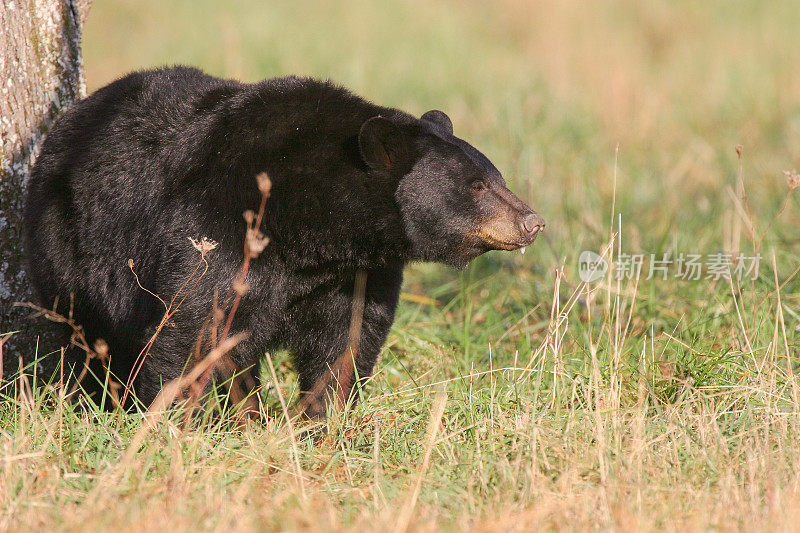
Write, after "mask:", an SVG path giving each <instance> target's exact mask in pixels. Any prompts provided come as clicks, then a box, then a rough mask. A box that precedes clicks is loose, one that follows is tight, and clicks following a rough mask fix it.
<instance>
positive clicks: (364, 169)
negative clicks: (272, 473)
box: [25, 67, 544, 416]
mask: <svg viewBox="0 0 800 533" xmlns="http://www.w3.org/2000/svg"><path fill="white" fill-rule="evenodd" d="M264 172H265V173H266V174H267V175H268V176H269V178H270V179H271V183H272V189H271V194H270V196H269V199H268V201H267V203H266V210H265V214H264V218H263V222H262V224H261V227H260V228H259V229H260V230H261V231H262V232H263V234H264V235H266V236H267V237H268V238H269V245H268V246H267V247H266V248H265V249H264V250H263V252H262V253H261V254H260V255H259V256H258V258H257V259H254V260H253V261H252V264H251V265H250V268H249V271H248V273H247V280H246V282H247V286H248V290H247V291H246V292H245V293H244V294H243V296H242V298H241V302H240V303H239V305H238V309H237V310H236V313H235V316H234V318H233V323H232V326H231V333H234V332H239V331H248V332H249V337H248V338H247V339H246V340H244V341H242V342H241V343H240V344H238V345H237V346H236V347H235V349H234V350H233V351H232V352H231V353H230V354H229V355H230V360H231V361H233V363H234V364H235V366H236V367H237V368H238V369H240V370H242V369H247V371H248V372H250V374H251V377H252V378H253V379H249V380H248V383H251V385H252V386H255V383H257V373H256V370H255V369H256V368H257V366H258V362H259V359H260V358H261V357H262V356H263V354H264V353H265V351H267V350H270V349H273V348H276V347H285V348H287V349H288V350H289V351H290V352H291V353H292V355H293V357H294V361H295V366H296V368H297V370H298V372H299V377H300V387H301V390H302V391H304V392H306V393H309V391H315V384H318V383H319V382H320V381H321V380H322V379H323V376H324V375H325V373H326V372H328V371H329V369H330V368H331V365H333V364H334V363H335V362H336V360H337V358H338V357H339V356H340V355H341V354H342V353H343V352H344V351H345V349H346V346H347V345H348V332H349V330H350V325H351V314H352V313H351V309H352V304H353V294H354V280H355V279H356V277H357V273H358V272H364V273H366V289H365V292H364V301H363V315H362V316H363V320H362V327H361V334H360V339H359V342H358V350H357V353H356V354H355V359H354V365H355V368H354V369H353V368H352V367H351V370H350V372H351V374H353V373H355V375H356V376H358V378H361V379H363V378H366V377H367V376H369V375H370V373H371V371H372V367H373V365H374V363H375V360H376V357H377V355H378V352H379V351H380V349H381V347H382V345H383V343H384V341H385V340H386V336H387V334H388V332H389V328H390V327H391V325H392V321H393V319H394V312H395V308H396V306H397V302H398V296H399V291H400V285H401V282H402V276H403V267H404V265H405V264H406V263H408V262H410V261H437V262H442V263H445V264H447V265H451V266H453V267H456V268H463V267H464V266H465V265H466V264H467V263H468V262H469V261H471V260H472V259H474V258H475V257H477V256H479V255H480V254H483V253H484V252H487V251H489V250H498V249H502V250H515V249H519V248H523V247H525V246H527V245H529V244H531V243H532V242H533V240H534V238H535V237H536V235H537V233H538V232H539V231H541V230H542V229H543V228H544V221H543V220H542V219H541V217H540V216H539V215H538V214H536V213H535V212H534V211H533V210H532V209H531V208H530V207H528V206H527V205H526V204H525V203H523V202H522V201H521V200H520V199H519V198H517V197H516V196H515V195H514V194H513V193H512V192H511V191H510V190H509V189H508V188H506V186H505V182H504V180H503V178H502V177H501V175H500V172H499V171H498V170H497V169H496V168H495V167H494V165H492V163H491V162H490V161H489V159H488V158H487V157H486V156H484V155H483V154H482V153H481V152H479V151H478V150H476V149H475V148H473V147H472V146H471V145H470V144H468V143H467V142H465V141H463V140H461V139H459V138H458V137H455V136H454V135H453V126H452V123H451V121H450V119H449V118H448V117H447V115H445V114H444V113H443V112H441V111H429V112H427V113H425V114H424V115H422V117H421V118H416V117H413V116H411V115H409V114H406V113H404V112H402V111H399V110H397V109H392V108H387V107H381V106H378V105H374V104H372V103H370V102H367V101H365V100H364V99H362V98H359V97H358V96H355V95H354V94H352V93H350V92H349V91H347V90H345V89H343V88H341V87H338V86H336V85H333V84H332V83H330V82H321V81H316V80H313V79H309V78H301V77H285V78H277V79H269V80H264V81H261V82H259V83H255V84H245V83H240V82H238V81H233V80H224V79H219V78H216V77H212V76H209V75H207V74H205V73H203V72H201V71H199V70H197V69H194V68H188V67H175V68H163V69H157V70H149V71H142V72H135V73H132V74H129V75H127V76H125V77H123V78H121V79H119V80H117V81H115V82H113V83H111V84H110V85H108V86H106V87H104V88H102V89H99V90H98V91H96V92H95V93H94V94H92V95H91V96H89V97H87V98H86V99H84V100H83V101H81V102H79V103H77V104H76V105H74V106H73V107H72V108H70V109H69V110H67V111H66V112H65V113H64V114H63V115H62V116H61V117H60V118H59V119H58V121H57V122H56V123H55V125H54V126H53V128H52V130H51V131H50V132H49V135H48V136H47V139H46V140H45V142H44V143H43V145H42V151H41V154H40V155H39V157H38V160H37V162H36V166H35V168H34V170H33V174H32V177H31V180H30V184H29V193H28V199H27V206H26V214H25V216H26V219H25V235H26V240H27V253H28V257H29V272H30V275H31V278H32V280H33V283H34V286H35V287H36V289H37V291H38V295H39V298H40V301H41V304H42V305H43V306H45V307H48V308H51V307H52V306H53V305H54V303H55V302H58V306H59V310H60V311H61V312H62V313H66V311H67V310H69V312H71V313H72V315H73V317H74V320H75V321H76V322H77V323H79V324H81V325H82V326H83V327H84V329H85V332H86V336H87V338H88V339H89V342H90V343H91V342H94V340H95V339H103V340H105V341H106V343H107V345H108V353H109V356H110V358H109V361H110V368H111V370H112V371H113V372H114V374H115V375H116V376H118V379H120V380H122V381H124V380H125V379H126V378H128V377H129V376H130V374H131V371H132V369H133V367H134V362H135V361H137V358H139V355H140V353H142V352H143V350H144V348H145V345H146V344H147V342H148V341H149V340H150V339H151V337H152V336H153V334H154V333H155V332H156V329H157V328H159V325H160V322H161V319H162V317H163V315H164V305H163V304H162V303H161V302H160V301H159V299H158V298H156V297H155V296H154V295H158V296H160V297H161V298H164V299H169V298H170V297H171V296H172V295H174V294H176V293H178V292H179V290H180V289H181V287H182V286H183V284H184V283H185V282H186V280H187V278H188V277H189V275H190V274H191V273H192V271H193V270H194V269H195V268H196V267H197V265H198V253H197V251H196V250H195V249H194V248H192V246H191V243H189V238H200V237H207V238H209V239H211V240H213V241H216V242H217V243H218V246H217V248H216V249H215V250H213V252H211V253H210V254H209V255H208V271H207V272H206V273H205V275H204V276H203V277H202V279H201V280H200V282H199V283H198V284H197V286H196V287H194V288H193V289H192V290H191V292H189V293H188V295H187V296H186V299H185V300H184V301H183V303H182V304H181V306H180V308H179V310H178V312H177V313H175V314H174V315H173V316H172V317H171V318H170V320H169V322H168V323H167V324H165V325H163V326H162V327H161V328H160V331H159V333H158V335H157V336H156V340H155V342H154V343H153V344H152V346H150V347H149V350H147V355H146V357H145V358H144V362H143V364H142V366H141V369H140V371H139V372H138V373H137V374H136V377H135V379H134V380H133V381H132V387H133V390H134V391H135V394H136V397H138V399H139V400H141V401H142V402H143V403H144V404H145V405H147V404H149V403H150V402H151V401H152V400H153V399H154V398H155V397H156V395H157V394H158V392H159V391H160V390H161V387H162V385H163V384H165V383H166V382H168V381H170V380H173V379H175V378H177V377H179V376H180V375H181V374H182V373H183V372H184V371H186V369H187V361H188V360H189V358H190V354H192V352H193V349H194V348H195V345H196V344H197V343H198V339H199V338H201V336H202V328H203V327H204V324H208V317H209V315H210V313H211V311H212V309H213V302H215V298H218V297H219V298H220V299H222V296H218V295H224V294H225V293H226V291H228V290H229V289H230V287H231V283H232V280H233V279H234V278H235V277H236V275H237V272H239V269H240V268H241V265H242V261H243V257H242V247H243V242H244V239H245V232H246V225H245V223H244V221H243V220H242V215H243V212H245V211H247V210H253V209H257V207H258V206H259V202H260V201H261V198H262V194H261V192H260V191H259V187H258V184H257V183H256V180H255V176H257V175H258V174H260V173H264ZM130 260H132V261H130ZM134 272H135V274H136V275H138V280H137V279H136V277H135V276H134ZM144 289H147V290H144ZM224 311H226V312H229V309H226V310H224ZM67 360H68V362H70V363H71V364H72V365H73V366H74V365H76V364H79V365H82V364H83V358H82V357H79V356H78V355H75V354H73V355H71V356H69V357H67ZM77 370H80V369H73V371H75V372H77ZM343 380H344V382H345V383H347V385H348V391H349V390H350V387H352V386H354V384H355V382H356V380H355V379H354V378H353V376H352V375H351V376H344V378H343ZM329 392H330V391H329V390H328V391H320V390H316V391H315V392H314V394H315V395H316V396H317V397H316V398H313V400H314V401H312V402H310V403H309V404H308V405H312V406H313V407H309V413H310V414H311V415H313V416H319V415H322V414H324V406H325V401H326V400H325V398H326V397H327V395H328V394H329Z"/></svg>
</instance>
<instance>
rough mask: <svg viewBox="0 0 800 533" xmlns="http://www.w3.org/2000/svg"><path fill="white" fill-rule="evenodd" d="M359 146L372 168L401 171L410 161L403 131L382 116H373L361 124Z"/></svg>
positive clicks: (362, 155)
mask: <svg viewBox="0 0 800 533" xmlns="http://www.w3.org/2000/svg"><path fill="white" fill-rule="evenodd" d="M358 148H359V150H360V151H361V158H362V159H363V160H364V162H365V163H366V164H367V166H368V167H369V168H371V169H372V170H382V171H394V172H401V171H402V169H403V168H404V167H405V166H406V165H407V162H408V146H407V145H406V140H405V137H404V136H403V132H402V131H400V128H398V127H397V126H396V125H395V124H394V123H393V122H392V121H391V120H389V119H387V118H384V117H381V116H377V117H372V118H371V119H369V120H367V121H366V122H364V124H362V125H361V131H359V133H358Z"/></svg>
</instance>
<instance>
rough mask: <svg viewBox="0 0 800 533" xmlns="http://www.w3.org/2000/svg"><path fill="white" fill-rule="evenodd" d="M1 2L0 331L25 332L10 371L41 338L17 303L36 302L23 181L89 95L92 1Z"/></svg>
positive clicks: (13, 343) (7, 352) (7, 353)
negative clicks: (65, 115) (29, 275)
mask: <svg viewBox="0 0 800 533" xmlns="http://www.w3.org/2000/svg"><path fill="white" fill-rule="evenodd" d="M0 2H2V4H0V139H1V140H2V152H0V335H3V334H6V333H9V332H11V331H19V332H20V333H18V334H16V335H15V336H14V337H13V338H11V339H9V342H6V343H5V345H4V346H3V347H2V348H0V350H2V352H3V356H4V357H3V359H4V360H5V361H3V362H4V363H5V364H4V366H5V371H6V373H8V371H9V370H11V369H9V368H8V367H9V363H10V362H11V361H16V360H17V356H18V355H25V357H26V359H27V357H28V354H22V353H20V352H21V351H22V350H23V346H26V345H27V346H28V347H30V346H31V345H32V342H30V341H31V339H32V340H33V342H35V338H36V335H35V333H36V332H35V331H30V330H31V327H30V325H29V324H28V323H26V322H27V321H26V320H25V318H24V317H25V316H26V315H27V314H29V313H27V312H23V311H22V310H21V309H19V308H14V306H13V305H14V302H18V301H26V300H28V299H30V289H29V286H28V283H27V280H26V277H25V271H24V261H23V250H22V245H23V243H22V239H21V236H22V213H23V206H24V197H25V195H24V192H25V186H26V184H27V181H28V177H29V176H30V171H31V168H32V166H33V163H34V161H35V159H36V155H37V154H38V152H39V147H40V145H41V142H42V139H43V138H44V135H45V134H46V133H47V130H48V129H49V128H50V126H51V125H52V124H53V121H54V120H55V119H56V117H57V116H58V114H59V112H60V111H61V110H62V109H64V108H66V107H68V106H69V105H70V104H71V103H73V102H74V101H75V100H78V99H80V98H82V97H83V96H84V95H85V93H86V85H85V83H84V77H83V63H82V58H81V46H80V45H81V28H82V26H83V22H84V21H85V20H86V14H87V13H88V11H89V8H90V6H91V3H92V0H0ZM26 338H27V340H28V341H29V342H25V341H26ZM15 348H17V349H15ZM15 352H16V353H15ZM12 354H13V355H12ZM16 366H17V365H16V364H14V367H16ZM15 369H16V368H14V370H15Z"/></svg>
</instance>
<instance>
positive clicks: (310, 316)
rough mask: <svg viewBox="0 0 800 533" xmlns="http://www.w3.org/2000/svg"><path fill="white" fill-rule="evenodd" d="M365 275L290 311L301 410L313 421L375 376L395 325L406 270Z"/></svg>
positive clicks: (306, 299)
mask: <svg viewBox="0 0 800 533" xmlns="http://www.w3.org/2000/svg"><path fill="white" fill-rule="evenodd" d="M360 272H361V273H360V274H359V273H357V274H355V275H354V276H353V278H354V279H351V280H349V281H347V282H344V283H336V284H333V286H331V287H329V288H327V289H324V290H315V291H312V293H311V295H309V296H306V297H304V298H301V299H300V300H298V301H296V302H295V303H294V304H293V305H292V308H291V309H290V311H289V313H288V318H289V329H290V342H289V346H290V349H291V351H292V352H293V355H294V360H295V365H296V366H297V369H298V372H299V374H300V390H301V398H300V408H301V409H302V410H303V411H304V412H305V414H306V416H308V417H311V418H317V419H320V418H324V417H325V412H326V409H327V404H328V402H329V401H331V399H332V398H335V399H336V401H338V403H339V404H340V405H342V404H345V403H346V402H347V400H348V399H349V398H350V396H351V394H353V393H354V392H357V387H356V385H357V384H358V382H363V381H364V380H366V379H367V378H368V377H369V376H370V375H371V374H372V367H373V366H374V364H375V360H376V359H377V357H378V353H379V352H380V350H381V347H382V346H383V343H384V342H385V341H386V336H387V335H388V334H389V329H390V328H391V326H392V322H393V320H394V311H395V308H396V307H397V301H398V297H399V295H400V285H401V284H402V267H396V268H385V269H377V270H370V271H360ZM359 277H362V279H363V280H364V283H363V286H364V290H363V302H359V298H358V295H359V294H360V293H361V291H360V290H359V285H360V283H359V281H360V280H359ZM359 314H360V315H361V316H360V317H359V316H358V315H359Z"/></svg>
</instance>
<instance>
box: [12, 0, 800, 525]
mask: <svg viewBox="0 0 800 533" xmlns="http://www.w3.org/2000/svg"><path fill="white" fill-rule="evenodd" d="M798 27H800V7H798V6H797V5H794V4H791V3H788V2H787V3H778V4H769V5H767V4H764V3H760V2H756V1H739V2H726V3H722V2H704V3H694V2H679V3H666V2H664V3H647V4H641V3H638V2H633V1H631V2H620V3H614V4H611V3H603V4H602V5H600V4H598V5H595V4H592V5H591V6H588V5H586V4H583V3H572V4H564V3H550V2H523V1H510V0H509V1H505V0H502V1H499V2H494V3H491V4H486V3H479V2H468V3H463V2H458V3H456V2H449V1H437V2H426V3H420V2H413V3H405V2H394V1H390V2H378V1H362V0H358V1H356V2H346V3H345V2H326V3H311V2H308V3H305V2H302V3H299V4H298V3H295V2H277V3H270V4H269V5H263V4H262V3H256V2H232V3H225V4H224V7H223V4H220V3H218V2H210V1H208V2H206V1H202V2H188V1H186V2H156V1H146V2H133V1H129V0H126V1H122V2H114V3H103V2H100V3H96V5H95V7H94V8H93V10H92V12H91V13H90V15H89V21H88V24H87V27H86V32H85V51H86V57H85V61H86V69H87V82H88V84H89V87H90V89H91V88H97V87H100V86H102V85H104V84H105V83H107V82H108V81H110V80H111V79H113V78H114V77H115V76H117V75H120V74H122V73H124V72H125V71H127V70H129V69H132V68H136V67H141V66H152V65H154V64H160V63H166V62H169V63H174V62H181V63H187V64H195V65H198V66H201V67H203V68H205V69H207V70H209V71H210V72H212V73H215V74H218V75H229V76H237V77H240V78H242V79H245V80H254V79H257V78H261V77H266V76H274V75H280V74H286V73H296V74H310V75H314V76H317V77H322V78H325V77H330V78H332V79H334V80H336V81H337V82H340V83H342V84H344V85H346V86H348V87H350V88H352V89H353V90H354V91H355V92H356V93H358V94H361V95H364V96H365V97H368V98H371V99H374V100H375V101H377V102H379V103H381V104H384V105H391V106H396V107H400V108H402V109H405V110H407V111H409V112H413V113H416V114H417V115H419V114H421V113H422V112H424V111H426V110H428V109H432V108H438V109H442V110H444V111H446V112H447V113H448V114H449V116H450V117H451V118H452V120H453V123H454V124H455V128H456V131H457V132H459V134H460V135H461V136H463V137H464V138H466V139H468V140H470V141H471V142H473V144H475V145H476V146H480V147H481V149H482V150H483V151H484V152H485V153H486V154H487V155H488V156H489V157H491V158H492V160H493V162H494V163H495V164H496V165H497V166H498V168H500V169H501V170H502V171H504V173H505V176H506V179H507V181H508V183H509V185H510V187H511V188H512V190H514V191H515V192H517V193H518V194H519V196H520V197H521V198H523V199H524V200H526V201H529V203H530V204H531V205H533V206H534V207H535V208H536V209H537V210H538V211H539V213H540V214H541V215H542V216H543V217H544V219H545V220H547V224H548V225H547V230H546V232H545V234H544V235H543V236H542V237H545V236H546V237H547V238H546V239H544V238H540V239H538V240H537V242H536V244H535V245H534V246H533V247H532V248H530V249H529V250H528V251H527V253H526V254H525V255H524V256H523V255H520V254H509V253H503V252H493V253H491V254H488V256H486V257H482V258H480V259H479V260H477V261H476V262H475V263H474V264H473V265H472V266H471V267H470V268H469V269H468V270H467V271H465V272H463V273H457V272H453V271H451V270H448V269H446V268H445V267H442V266H437V265H419V266H414V267H412V268H411V269H409V271H408V272H407V276H406V282H405V285H404V288H403V297H402V298H403V299H402V302H401V305H400V307H399V309H398V318H397V320H396V322H395V325H394V327H393V330H392V333H391V334H390V336H389V340H388V342H387V346H386V348H385V349H384V350H383V352H382V354H381V356H380V359H379V363H378V365H377V367H376V369H377V373H376V376H375V378H374V380H373V381H372V383H371V384H370V385H369V386H368V388H367V390H366V394H365V395H364V401H363V402H362V403H360V404H358V405H356V406H354V407H353V409H352V410H351V411H349V412H347V413H345V414H343V415H341V416H340V417H334V419H332V420H331V422H330V426H331V427H330V430H329V432H328V433H327V435H325V436H324V437H319V436H318V437H317V439H316V440H315V439H313V438H308V437H307V436H306V435H305V434H303V433H302V431H303V430H304V429H305V428H304V427H302V425H297V423H295V424H292V425H291V426H289V425H287V423H286V421H285V418H284V416H283V408H282V404H281V401H280V397H279V394H278V392H277V391H276V390H275V389H271V390H268V391H265V392H264V394H263V401H264V402H265V405H266V409H267V410H268V412H269V414H270V419H269V422H268V423H267V424H264V425H253V426H251V427H248V428H246V429H244V430H243V431H231V430H230V429H229V424H228V423H227V422H226V421H208V422H206V423H202V422H197V423H196V424H195V425H194V426H192V427H191V428H190V429H188V430H187V431H181V428H182V421H181V418H180V416H178V415H175V416H173V418H171V420H172V422H169V423H168V422H165V421H163V420H161V421H159V422H158V423H157V424H156V425H155V428H154V429H152V430H149V429H147V428H148V426H147V425H144V424H143V423H142V418H141V417H138V416H121V415H118V414H96V415H91V416H90V415H86V414H80V413H77V414H76V413H75V412H74V411H73V410H72V409H70V408H63V409H62V408H60V407H56V408H55V409H53V408H48V407H47V406H42V405H39V404H35V405H32V406H31V405H30V404H29V403H28V402H25V401H17V402H14V403H4V404H3V406H2V407H0V426H2V427H3V428H4V429H3V430H2V433H1V434H0V458H1V459H0V460H2V462H3V466H2V468H0V496H2V497H0V527H1V528H3V529H5V528H11V529H22V528H29V527H37V528H43V527H58V528H71V529H72V528H79V529H81V528H83V529H98V528H103V529H105V528H109V529H110V528H112V527H113V528H114V529H145V530H147V529H157V528H162V527H163V526H162V524H164V523H169V524H170V525H171V527H174V528H175V529H176V530H190V529H195V528H197V527H203V528H206V529H212V528H213V529H223V528H229V527H231V528H233V529H239V530H250V529H265V528H266V529H308V530H332V529H336V530H343V529H350V528H352V529H363V527H365V526H370V527H372V528H379V529H389V528H396V529H397V530H402V529H405V528H408V529H411V530H434V529H447V530H461V529H465V528H470V527H471V528H475V529H477V530H502V531H506V530H514V529H517V530H520V531H528V530H531V529H538V528H544V529H587V528H601V529H626V530H629V529H634V528H639V529H647V530H654V529H668V530H669V529H672V530H675V529H681V530H685V529H707V528H718V529H723V530H729V529H745V528H746V529H760V530H775V529H781V528H782V529H786V530H789V529H793V528H796V527H797V525H796V524H798V523H800V475H799V474H798V473H797V467H796V465H797V464H798V461H800V451H798V446H797V442H798V437H800V383H798V381H797V379H796V377H795V375H796V373H797V372H798V371H800V358H798V345H799V342H798V341H799V340H800V332H798V318H799V317H798V314H800V281H798V278H797V277H796V276H795V274H796V269H797V268H798V266H800V261H799V259H800V241H798V238H797V227H798V224H800V200H798V197H797V194H798V193H797V191H795V192H794V193H792V192H791V191H792V189H791V187H790V183H791V184H795V183H796V181H792V179H794V180H798V178H792V174H791V171H792V170H793V169H796V168H798V167H800V142H799V141H800V69H797V68H796V65H797V64H799V63H800V47H798V46H797V38H798V36H797V33H796V29H797V28H798ZM737 146H741V148H740V149H739V153H737ZM784 171H790V172H789V180H788V181H787V176H786V175H785V174H784ZM620 229H621V231H620ZM609 243H613V244H612V246H611V247H609V246H608V245H609ZM584 250H591V251H595V252H598V253H599V252H603V251H604V250H608V251H607V253H606V257H607V259H609V260H611V257H610V256H611V255H612V254H613V256H614V258H613V262H612V264H611V268H610V269H609V273H610V275H609V276H607V277H604V278H602V279H601V280H598V281H595V282H591V283H589V284H584V283H582V281H581V278H580V276H579V268H578V257H579V255H580V253H581V252H582V251H584ZM612 251H613V252H612ZM721 252H722V253H733V254H734V256H735V255H737V254H739V253H741V254H743V255H744V256H746V257H752V256H755V255H756V254H760V255H761V261H760V263H759V272H758V275H757V277H756V279H755V280H751V279H750V278H751V277H752V276H751V275H750V274H748V275H747V276H745V277H744V278H743V279H742V281H741V283H738V282H736V280H735V279H734V282H733V283H731V282H729V281H727V280H726V279H724V278H720V279H714V277H715V276H714V275H713V272H710V274H711V276H710V279H699V280H688V279H682V278H681V277H680V276H678V277H676V276H675V274H676V266H677V261H678V258H679V256H680V254H681V253H683V254H684V258H686V257H688V255H689V254H699V255H701V256H702V259H703V261H704V262H705V263H706V266H710V265H711V264H712V263H713V262H712V261H711V259H712V258H714V257H717V256H715V255H714V254H718V253H721ZM665 253H671V254H672V255H671V256H669V257H672V260H674V261H672V263H670V270H669V272H668V279H666V280H663V279H661V277H660V272H658V271H656V274H657V275H656V276H654V277H653V279H649V280H648V279H646V278H647V274H648V273H649V266H650V264H651V260H650V255H651V254H655V258H656V259H661V258H662V256H663V254H665ZM626 254H644V255H645V256H646V260H645V261H644V264H643V271H644V275H642V276H641V279H639V281H638V283H637V282H635V280H628V279H622V280H619V281H617V280H616V279H614V273H615V272H616V271H617V270H618V268H619V267H620V266H622V267H625V266H627V265H630V264H632V262H631V259H632V258H631V257H629V256H628V255H626ZM210 257H211V256H210ZM715 264H716V263H715ZM628 271H630V269H627V270H626V272H628ZM707 274H709V272H708V271H707V270H706V271H704V272H703V273H702V276H701V278H705V277H706V275H707ZM689 277H691V276H689ZM776 285H777V286H778V287H780V290H778V291H776ZM271 361H272V362H273V363H274V366H275V369H276V373H277V384H278V389H277V390H278V391H280V393H281V394H280V396H282V397H283V398H284V399H285V400H286V402H287V403H288V404H289V407H290V408H291V405H292V402H293V401H294V399H295V398H296V393H297V388H296V381H295V378H294V374H293V373H292V372H291V370H290V369H289V368H287V365H288V358H287V356H286V354H282V353H276V354H271ZM270 374H271V373H270V370H269V368H266V375H270ZM19 386H20V385H19V384H18V383H17V384H11V385H10V386H8V387H7V388H5V389H4V393H5V394H8V395H12V394H15V392H14V388H18V387H19ZM143 428H144V429H143ZM292 430H293V431H292Z"/></svg>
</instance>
